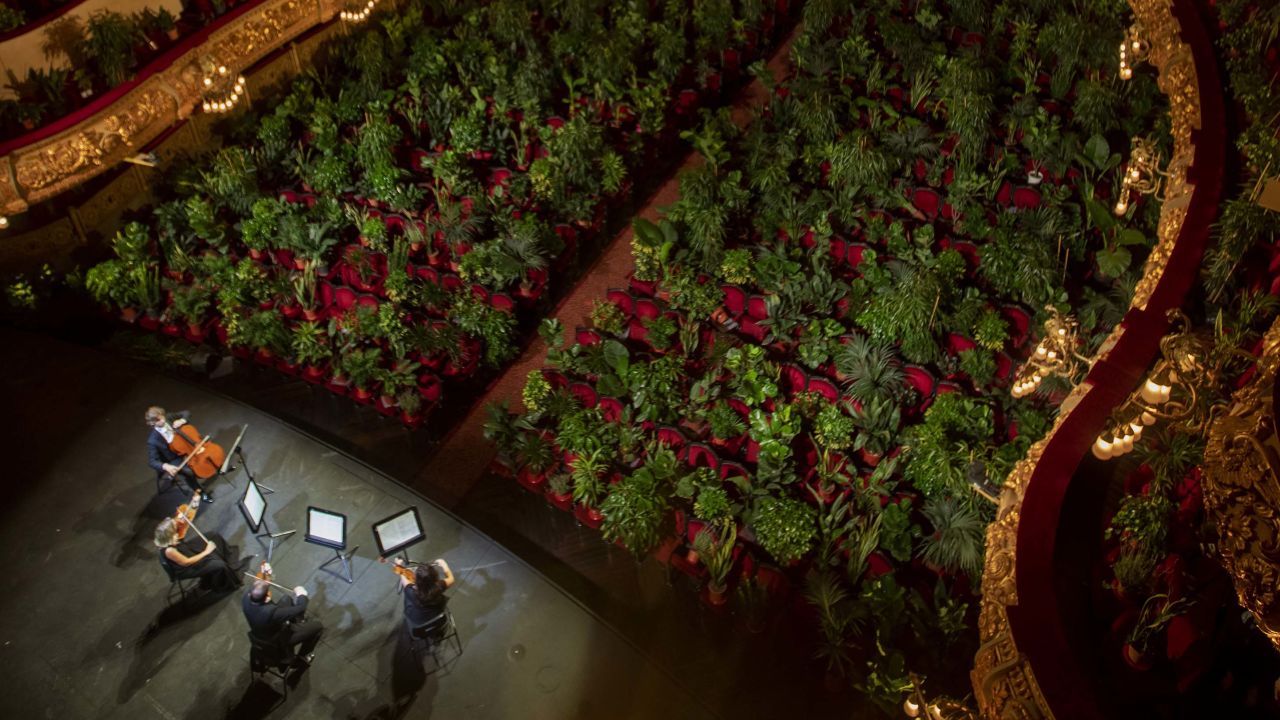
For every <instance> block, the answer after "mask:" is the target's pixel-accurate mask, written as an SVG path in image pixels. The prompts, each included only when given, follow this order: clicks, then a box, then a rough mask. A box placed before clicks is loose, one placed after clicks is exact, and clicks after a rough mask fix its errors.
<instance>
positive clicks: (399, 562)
mask: <svg viewBox="0 0 1280 720" xmlns="http://www.w3.org/2000/svg"><path fill="white" fill-rule="evenodd" d="M396 567H404V558H399V557H398V558H396Z"/></svg>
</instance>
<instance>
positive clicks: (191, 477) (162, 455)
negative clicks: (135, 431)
mask: <svg viewBox="0 0 1280 720" xmlns="http://www.w3.org/2000/svg"><path fill="white" fill-rule="evenodd" d="M174 432H177V431H176V430H175V431H174ZM165 463H169V464H170V465H179V464H181V463H182V456H181V455H179V454H178V453H176V452H174V451H172V450H170V449H169V443H168V442H166V441H165V439H164V436H163V435H161V434H160V431H159V430H156V429H155V428H151V432H150V433H149V434H148V435H147V465H150V466H151V469H152V470H155V471H156V479H157V480H161V479H164V478H166V477H168V476H169V473H166V472H165V471H164V464H165ZM178 477H179V478H181V479H182V481H183V482H185V483H186V484H187V487H189V488H191V491H192V492H195V491H196V490H203V489H204V488H203V487H202V486H201V485H200V480H199V479H197V478H196V474H195V472H194V471H193V470H192V469H191V468H189V467H184V468H182V470H181V471H179V472H178ZM176 482H177V480H176V479H175V483H176Z"/></svg>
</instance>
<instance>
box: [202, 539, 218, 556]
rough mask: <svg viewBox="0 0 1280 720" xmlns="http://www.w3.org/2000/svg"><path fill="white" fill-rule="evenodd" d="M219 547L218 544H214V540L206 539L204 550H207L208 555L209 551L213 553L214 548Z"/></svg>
mask: <svg viewBox="0 0 1280 720" xmlns="http://www.w3.org/2000/svg"><path fill="white" fill-rule="evenodd" d="M217 549H218V546H217V545H215V544H214V542H213V541H212V540H205V541H204V552H205V554H206V555H208V554H209V553H211V552H213V551H214V550H217Z"/></svg>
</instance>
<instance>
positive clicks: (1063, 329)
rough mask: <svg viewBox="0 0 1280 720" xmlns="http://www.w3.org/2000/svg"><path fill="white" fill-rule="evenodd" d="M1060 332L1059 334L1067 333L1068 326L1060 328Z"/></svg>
mask: <svg viewBox="0 0 1280 720" xmlns="http://www.w3.org/2000/svg"><path fill="white" fill-rule="evenodd" d="M1058 334H1059V335H1066V334H1067V329H1066V328H1058Z"/></svg>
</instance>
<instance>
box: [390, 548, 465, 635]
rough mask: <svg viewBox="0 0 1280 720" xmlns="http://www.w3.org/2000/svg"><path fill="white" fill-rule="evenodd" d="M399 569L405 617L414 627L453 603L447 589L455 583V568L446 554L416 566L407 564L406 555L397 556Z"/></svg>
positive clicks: (434, 616) (435, 616) (438, 614)
mask: <svg viewBox="0 0 1280 720" xmlns="http://www.w3.org/2000/svg"><path fill="white" fill-rule="evenodd" d="M395 570H396V574H397V575H399V576H400V588H401V590H403V591H404V619H405V622H407V623H409V626H410V627H415V626H418V625H424V624H426V623H427V622H429V621H431V620H434V619H435V618H437V617H440V615H441V614H443V613H444V610H445V606H446V605H447V604H448V603H449V597H448V596H447V595H445V594H444V591H445V590H448V589H449V588H451V587H453V571H452V570H450V569H449V563H447V562H445V561H444V558H440V559H438V560H436V561H434V562H432V563H431V564H430V565H415V566H414V567H413V569H412V570H410V569H409V568H406V567H405V566H404V560H403V559H402V558H396V568H395Z"/></svg>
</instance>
